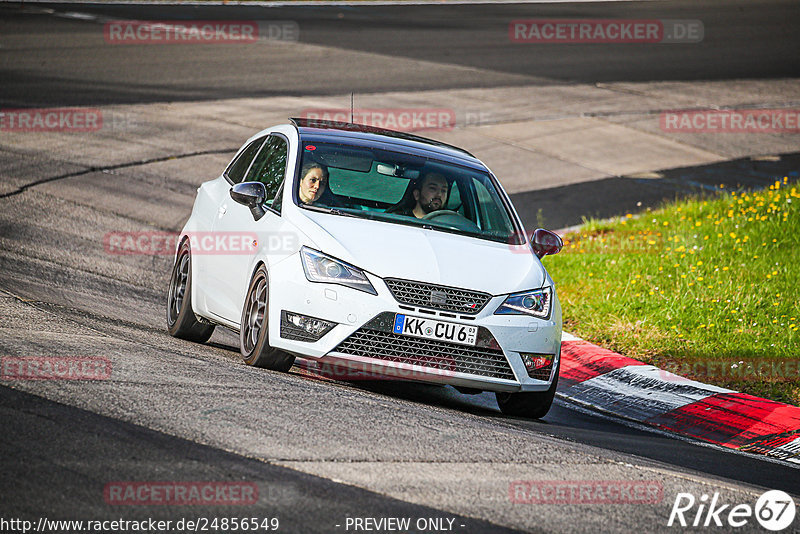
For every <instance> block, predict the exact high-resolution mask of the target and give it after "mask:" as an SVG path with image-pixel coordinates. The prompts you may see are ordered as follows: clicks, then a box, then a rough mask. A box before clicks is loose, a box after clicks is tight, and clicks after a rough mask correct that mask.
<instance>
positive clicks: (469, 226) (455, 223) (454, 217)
mask: <svg viewBox="0 0 800 534" xmlns="http://www.w3.org/2000/svg"><path fill="white" fill-rule="evenodd" d="M423 219H426V220H434V219H441V220H439V221H436V222H439V223H441V224H444V225H446V226H449V227H451V228H455V229H456V230H480V227H479V226H478V225H477V224H475V223H474V222H472V221H470V220H469V219H467V218H466V217H464V216H463V215H461V214H460V213H458V212H457V211H453V210H436V211H432V212H430V213H428V214H427V215H425V216H424V217H423Z"/></svg>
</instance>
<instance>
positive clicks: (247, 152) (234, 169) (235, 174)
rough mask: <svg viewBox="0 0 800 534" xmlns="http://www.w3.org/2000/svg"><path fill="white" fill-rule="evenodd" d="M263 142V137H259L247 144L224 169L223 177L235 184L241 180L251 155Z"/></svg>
mask: <svg viewBox="0 0 800 534" xmlns="http://www.w3.org/2000/svg"><path fill="white" fill-rule="evenodd" d="M263 142H264V138H263V137H259V138H258V139H256V140H255V141H253V142H252V143H250V144H249V145H247V147H246V148H245V149H244V150H242V151H241V152H240V153H239V155H238V156H237V157H236V159H235V160H233V161H232V162H231V164H230V165H229V166H228V168H227V169H226V170H225V177H226V178H227V179H228V180H230V181H231V182H233V183H235V184H238V183H239V182H241V181H242V177H243V176H244V173H245V172H247V168H248V167H250V162H251V161H253V157H254V156H255V155H256V152H258V149H259V147H260V146H261V144H262V143H263Z"/></svg>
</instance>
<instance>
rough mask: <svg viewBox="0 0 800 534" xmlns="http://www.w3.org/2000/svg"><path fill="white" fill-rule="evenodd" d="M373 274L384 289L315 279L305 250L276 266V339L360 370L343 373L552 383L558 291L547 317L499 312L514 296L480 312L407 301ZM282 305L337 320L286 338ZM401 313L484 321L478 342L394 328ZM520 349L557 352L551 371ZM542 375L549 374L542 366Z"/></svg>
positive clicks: (511, 388)
mask: <svg viewBox="0 0 800 534" xmlns="http://www.w3.org/2000/svg"><path fill="white" fill-rule="evenodd" d="M366 276H367V277H368V279H369V280H370V282H371V283H372V285H373V287H374V288H375V289H376V291H377V292H378V294H377V295H371V294H368V293H365V292H363V291H359V290H356V289H352V288H349V287H345V286H341V285H334V284H325V283H315V282H310V281H308V280H307V279H306V277H305V275H304V272H303V268H302V266H301V264H300V258H299V255H295V256H292V257H289V258H286V259H285V260H284V261H281V262H279V263H277V264H275V265H273V266H272V267H271V268H270V279H271V281H272V283H271V284H270V295H269V335H270V344H271V345H272V346H274V347H276V348H280V349H283V350H286V351H288V352H291V353H293V354H295V355H297V356H298V357H300V358H306V359H309V360H312V361H313V360H316V364H317V365H316V367H317V368H320V367H322V368H327V369H342V368H346V369H351V370H353V371H354V373H352V374H346V376H343V377H344V378H347V379H354V378H357V377H362V376H370V375H373V376H381V377H384V378H388V379H392V378H397V379H405V380H416V381H422V382H433V383H440V384H449V385H454V386H461V387H468V388H475V389H480V390H486V391H506V392H518V391H543V390H546V389H548V387H549V386H550V384H551V382H552V380H553V378H554V377H553V374H554V372H553V370H557V369H558V360H559V357H560V347H561V308H560V305H559V302H558V298H557V297H556V295H555V291H553V301H552V306H551V312H550V317H549V319H546V320H544V319H537V318H535V317H532V316H527V315H495V314H494V312H495V310H496V309H497V307H498V306H500V304H501V303H502V302H503V301H504V300H505V298H506V296H507V295H499V296H494V297H492V298H491V299H490V300H489V301H488V302H487V303H486V305H485V306H484V307H483V308H482V309H481V311H480V312H478V313H477V314H474V315H472V314H463V313H459V314H455V313H449V312H443V311H434V310H432V309H428V308H420V307H414V306H408V305H405V304H400V303H399V302H398V301H397V300H395V298H394V296H393V294H392V292H391V291H390V290H389V288H388V287H387V285H386V284H385V283H384V281H383V280H382V279H381V278H379V277H377V276H374V275H372V274H369V273H366ZM278 281H280V282H278ZM520 289H532V288H520ZM282 311H288V312H292V313H296V314H301V315H304V316H308V317H313V318H317V319H322V320H324V321H331V322H333V323H336V325H335V326H334V327H333V328H332V329H331V330H330V331H329V332H327V333H326V334H325V335H323V336H322V337H321V338H320V339H319V340H318V341H303V340H301V339H296V338H294V339H290V338H292V337H295V336H288V337H289V338H287V337H285V336H286V334H287V332H286V329H285V328H284V329H283V332H282V329H281V319H282V317H281V315H282V314H281V312H282ZM395 314H405V315H408V316H412V317H421V318H427V319H435V320H439V321H446V322H449V323H458V324H466V325H470V326H477V327H478V332H479V333H478V337H477V342H476V345H475V346H474V347H472V346H465V345H458V344H455V343H451V342H444V341H436V340H423V339H420V338H416V337H411V336H408V335H401V334H396V333H394V332H393V331H392V324H393V322H394V317H395ZM284 326H285V319H284ZM282 333H283V336H282ZM520 353H531V354H537V355H551V356H553V360H552V366H551V370H550V373H549V378H548V379H547V380H540V379H536V378H531V377H530V376H529V374H528V372H527V370H526V368H525V365H524V364H523V361H522V357H521V355H520ZM362 373H363V374H362ZM545 374H547V373H546V372H545ZM539 375H540V378H543V376H541V375H542V373H539Z"/></svg>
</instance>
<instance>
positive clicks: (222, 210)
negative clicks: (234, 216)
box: [217, 206, 228, 217]
mask: <svg viewBox="0 0 800 534" xmlns="http://www.w3.org/2000/svg"><path fill="white" fill-rule="evenodd" d="M227 212H228V207H227V206H220V207H219V209H218V210H217V213H219V216H220V217H222V216H223V215H225V214H226V213H227Z"/></svg>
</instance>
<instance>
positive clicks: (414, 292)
mask: <svg viewBox="0 0 800 534" xmlns="http://www.w3.org/2000/svg"><path fill="white" fill-rule="evenodd" d="M384 282H386V285H387V286H388V287H389V290H390V291H391V292H392V295H393V296H394V298H395V300H397V302H399V303H401V304H410V305H411V306H418V307H420V308H433V309H435V310H444V311H449V312H456V313H465V314H476V313H478V312H479V311H481V310H482V309H483V307H484V306H486V303H487V302H489V299H491V298H492V296H491V295H489V294H487V293H481V292H480V291H470V290H468V289H459V288H457V287H447V286H439V285H436V284H426V283H424V282H412V281H409V280H397V279H395V278H387V279H385V280H384Z"/></svg>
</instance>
